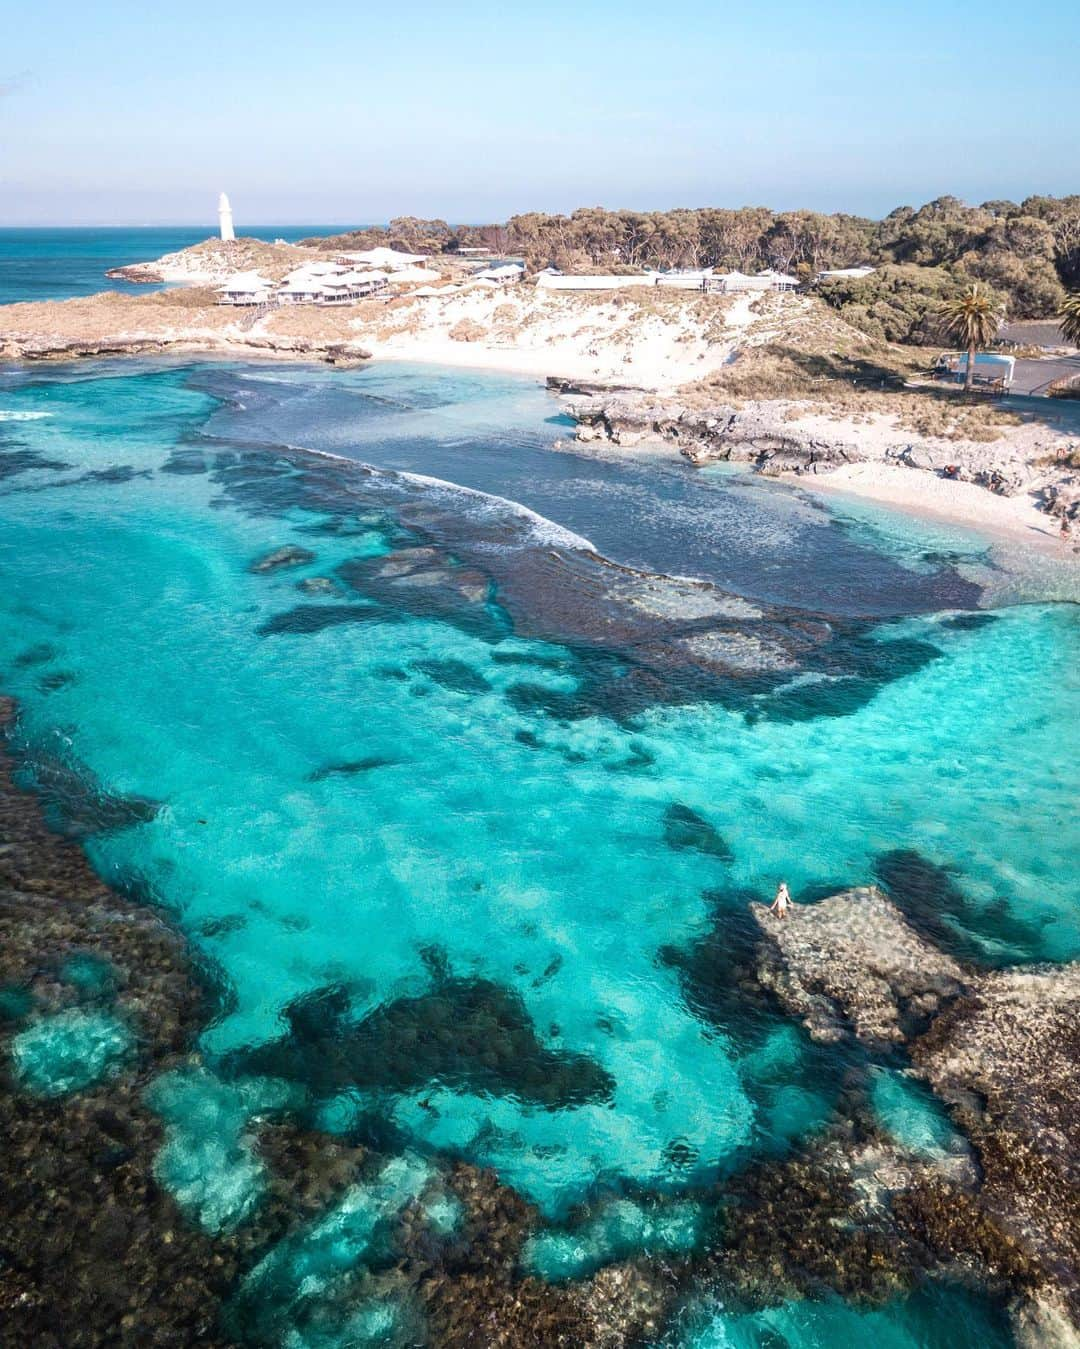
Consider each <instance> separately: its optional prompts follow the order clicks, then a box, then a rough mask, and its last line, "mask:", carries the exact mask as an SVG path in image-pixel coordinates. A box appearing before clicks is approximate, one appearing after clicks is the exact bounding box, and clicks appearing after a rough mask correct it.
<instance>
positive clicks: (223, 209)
mask: <svg viewBox="0 0 1080 1349" xmlns="http://www.w3.org/2000/svg"><path fill="white" fill-rule="evenodd" d="M217 213H218V223H219V224H220V226H221V237H222V238H223V239H224V240H226V242H227V241H228V240H230V239H235V238H236V235H235V234H234V233H233V227H232V207H231V206H230V205H229V199H228V197H227V196H226V195H225V193H224V192H223V193H222V194H221V196H220V197H218V204H217Z"/></svg>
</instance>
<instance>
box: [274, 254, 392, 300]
mask: <svg viewBox="0 0 1080 1349" xmlns="http://www.w3.org/2000/svg"><path fill="white" fill-rule="evenodd" d="M388 281H389V278H388V277H387V275H386V273H385V272H356V271H352V270H351V269H349V268H346V267H342V266H340V265H335V264H333V263H314V264H308V265H307V266H305V267H297V268H296V270H295V271H292V272H290V273H289V275H288V276H287V277H286V278H285V280H284V281H283V282H282V283H281V285H280V286H278V288H277V290H276V291H275V292H274V295H273V299H274V301H275V302H276V303H278V304H321V305H333V304H352V303H354V302H355V301H356V300H363V299H367V298H368V297H369V296H371V295H378V294H379V293H380V292H381V291H384V290H385V289H386V287H387V283H388Z"/></svg>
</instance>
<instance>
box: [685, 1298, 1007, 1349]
mask: <svg viewBox="0 0 1080 1349" xmlns="http://www.w3.org/2000/svg"><path fill="white" fill-rule="evenodd" d="M687 1322H688V1324H687V1325H686V1326H685V1327H683V1328H682V1330H681V1331H680V1333H679V1334H678V1336H677V1339H676V1340H675V1341H669V1344H670V1343H678V1344H679V1346H680V1349H781V1347H782V1349H818V1346H826V1345H828V1346H841V1345H843V1346H847V1345H851V1346H862V1345H870V1344H872V1345H874V1346H876V1349H1005V1346H1007V1345H1009V1344H1011V1343H1012V1338H1011V1336H1010V1334H1009V1330H1008V1327H1007V1325H1006V1324H1005V1320H1004V1317H1003V1316H1002V1315H1001V1313H1000V1312H998V1311H996V1310H994V1309H988V1308H986V1307H984V1306H983V1305H981V1304H980V1303H979V1302H978V1301H977V1300H976V1299H975V1298H974V1297H972V1296H971V1295H970V1294H968V1293H965V1292H963V1291H960V1290H957V1289H949V1288H935V1287H933V1286H931V1287H929V1288H926V1289H924V1290H920V1291H919V1292H918V1293H916V1294H914V1295H913V1296H912V1297H909V1298H905V1299H903V1300H902V1301H898V1302H895V1303H891V1304H890V1305H888V1306H887V1307H881V1308H878V1307H875V1308H871V1309H866V1308H855V1307H850V1306H847V1305H845V1304H844V1303H843V1302H840V1301H839V1300H835V1301H828V1302H788V1303H783V1304H782V1305H780V1306H779V1307H770V1308H768V1309H766V1310H765V1311H760V1312H753V1313H743V1314H739V1313H738V1312H727V1311H724V1310H722V1309H716V1310H711V1311H702V1312H699V1313H697V1314H696V1315H691V1316H689V1317H687Z"/></svg>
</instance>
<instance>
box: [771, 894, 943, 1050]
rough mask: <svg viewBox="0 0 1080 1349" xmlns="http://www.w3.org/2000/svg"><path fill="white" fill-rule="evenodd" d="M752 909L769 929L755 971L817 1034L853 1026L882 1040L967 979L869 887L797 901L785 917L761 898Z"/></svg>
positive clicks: (916, 1021) (883, 1045)
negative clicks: (779, 916)
mask: <svg viewBox="0 0 1080 1349" xmlns="http://www.w3.org/2000/svg"><path fill="white" fill-rule="evenodd" d="M751 911H752V913H753V915H754V917H755V919H756V920H757V923H758V926H759V928H760V929H761V932H762V935H763V936H764V938H765V940H764V942H763V943H762V945H761V947H760V949H759V958H758V968H757V975H758V979H759V980H760V982H761V983H762V984H763V985H764V986H765V987H767V988H769V989H770V990H771V991H772V992H773V993H774V994H775V995H776V996H777V997H778V998H779V1000H780V1002H781V1003H782V1004H783V1005H784V1007H785V1008H787V1010H788V1011H789V1012H790V1013H791V1014H792V1015H793V1016H797V1017H799V1018H800V1019H801V1020H802V1021H803V1023H804V1025H805V1026H806V1027H807V1029H808V1030H809V1032H810V1035H811V1036H812V1037H813V1038H814V1039H815V1040H820V1041H823V1042H825V1043H829V1042H835V1041H839V1040H842V1039H844V1037H845V1036H846V1035H848V1034H853V1035H854V1036H855V1037H856V1038H857V1039H859V1040H860V1041H862V1043H863V1044H865V1045H867V1046H868V1047H869V1048H872V1049H879V1050H880V1049H888V1048H890V1047H892V1046H895V1045H898V1044H900V1043H902V1042H903V1041H904V1039H905V1038H906V1036H907V1034H908V1032H909V1031H910V1029H911V1028H912V1027H914V1026H918V1025H924V1024H925V1023H926V1022H927V1021H928V1019H929V1018H930V1017H932V1016H933V1015H935V1014H936V1013H937V1012H938V1011H940V1010H941V1008H942V1006H943V1005H944V1004H945V1003H946V1002H947V1001H948V1000H949V999H951V998H954V997H956V996H958V995H959V993H960V992H961V991H962V989H963V987H964V973H963V971H962V969H961V967H960V966H959V965H958V964H957V963H956V961H955V960H953V959H952V958H951V957H950V956H948V955H945V954H944V953H943V952H941V951H938V950H937V949H935V948H934V947H933V946H931V945H930V943H929V942H927V941H924V940H923V938H922V937H920V936H919V935H918V933H917V932H915V931H914V930H913V929H912V928H911V927H910V926H909V925H908V923H907V922H906V921H905V920H904V916H903V914H902V913H901V912H900V910H899V909H897V908H896V906H895V905H894V904H893V903H892V902H891V901H890V900H888V899H887V898H886V897H885V895H883V894H882V892H881V891H880V890H877V889H875V888H874V887H873V886H860V887H858V888H857V889H854V890H846V891H843V892H842V893H841V894H838V895H833V896H831V897H830V898H829V899H824V900H820V901H819V902H818V903H816V904H796V905H795V906H794V907H793V909H792V910H791V913H790V916H789V917H788V918H786V919H782V918H778V917H777V916H776V915H775V914H771V913H769V912H768V911H767V909H766V907H765V905H763V904H754V905H752V906H751Z"/></svg>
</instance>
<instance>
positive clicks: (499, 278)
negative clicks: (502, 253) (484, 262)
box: [469, 262, 525, 286]
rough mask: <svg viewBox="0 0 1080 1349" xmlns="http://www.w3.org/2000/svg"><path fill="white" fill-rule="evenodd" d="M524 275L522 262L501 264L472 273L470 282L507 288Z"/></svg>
mask: <svg viewBox="0 0 1080 1349" xmlns="http://www.w3.org/2000/svg"><path fill="white" fill-rule="evenodd" d="M524 275H525V264H524V263H523V262H501V263H499V264H497V265H496V266H495V267H486V268H485V269H484V270H483V271H482V272H474V273H473V275H472V276H471V277H470V278H469V280H470V281H485V282H487V283H488V284H489V285H495V286H508V285H511V284H512V283H513V282H515V281H520V280H521V278H522V277H523V276H524Z"/></svg>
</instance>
